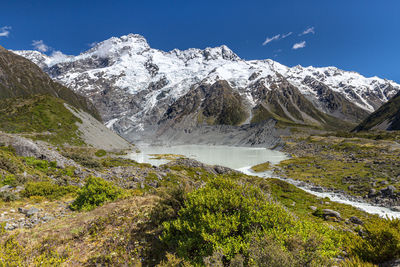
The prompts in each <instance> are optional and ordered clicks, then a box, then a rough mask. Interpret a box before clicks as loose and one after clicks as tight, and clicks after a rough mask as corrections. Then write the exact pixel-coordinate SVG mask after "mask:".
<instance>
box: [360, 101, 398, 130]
mask: <svg viewBox="0 0 400 267" xmlns="http://www.w3.org/2000/svg"><path fill="white" fill-rule="evenodd" d="M371 129H374V130H400V93H398V94H397V95H395V96H394V97H393V98H392V99H390V100H389V101H388V102H387V103H385V104H384V105H382V106H381V107H380V108H379V109H378V110H376V111H375V112H374V113H372V114H371V115H370V116H368V117H367V118H366V119H365V120H364V121H363V122H362V123H360V124H359V125H358V126H357V127H356V128H355V129H354V130H355V131H366V130H371Z"/></svg>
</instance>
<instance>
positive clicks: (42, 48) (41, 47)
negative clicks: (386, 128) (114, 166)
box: [32, 40, 51, 52]
mask: <svg viewBox="0 0 400 267" xmlns="http://www.w3.org/2000/svg"><path fill="white" fill-rule="evenodd" d="M32 46H33V47H34V48H35V49H36V50H39V51H40V52H47V51H49V50H50V49H51V47H50V46H48V45H46V44H45V43H44V42H43V40H33V41H32Z"/></svg>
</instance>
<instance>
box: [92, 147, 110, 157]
mask: <svg viewBox="0 0 400 267" xmlns="http://www.w3.org/2000/svg"><path fill="white" fill-rule="evenodd" d="M94 154H95V155H96V157H99V158H101V157H104V156H105V155H107V151H105V150H104V149H99V150H97V151H96V152H95V153H94Z"/></svg>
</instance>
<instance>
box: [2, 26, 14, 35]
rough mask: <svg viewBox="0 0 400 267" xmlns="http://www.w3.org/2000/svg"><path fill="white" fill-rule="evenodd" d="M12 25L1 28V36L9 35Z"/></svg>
mask: <svg viewBox="0 0 400 267" xmlns="http://www.w3.org/2000/svg"><path fill="white" fill-rule="evenodd" d="M10 30H11V27H10V26H4V27H1V28H0V37H8V35H9V34H10Z"/></svg>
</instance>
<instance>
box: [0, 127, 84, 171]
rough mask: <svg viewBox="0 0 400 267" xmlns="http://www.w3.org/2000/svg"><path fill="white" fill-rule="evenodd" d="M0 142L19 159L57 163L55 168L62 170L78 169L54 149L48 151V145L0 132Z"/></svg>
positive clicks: (71, 161) (72, 162) (76, 165)
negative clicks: (37, 159) (33, 158)
mask: <svg viewBox="0 0 400 267" xmlns="http://www.w3.org/2000/svg"><path fill="white" fill-rule="evenodd" d="M0 142H2V143H3V144H5V145H10V146H12V147H13V148H14V150H15V153H16V154H17V155H18V156H21V157H35V158H39V159H45V160H47V161H55V162H57V167H60V168H63V167H65V166H66V165H69V166H74V167H77V168H78V169H80V166H79V165H78V164H76V163H75V162H74V161H73V160H70V159H67V158H65V157H64V156H62V155H61V154H60V153H58V152H57V151H55V150H54V149H49V145H48V144H45V143H44V142H41V141H32V140H29V139H26V138H24V137H20V136H17V135H12V134H5V133H1V132H0Z"/></svg>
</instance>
